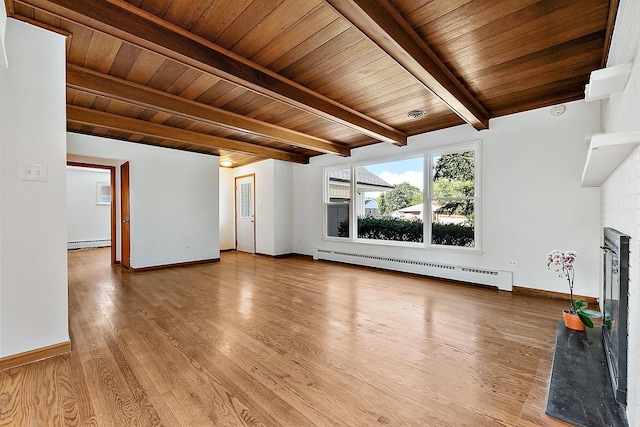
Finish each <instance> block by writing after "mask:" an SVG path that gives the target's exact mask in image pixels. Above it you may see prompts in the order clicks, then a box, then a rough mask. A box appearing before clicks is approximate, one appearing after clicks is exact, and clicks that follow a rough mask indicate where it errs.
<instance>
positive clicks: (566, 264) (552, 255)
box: [547, 250, 602, 330]
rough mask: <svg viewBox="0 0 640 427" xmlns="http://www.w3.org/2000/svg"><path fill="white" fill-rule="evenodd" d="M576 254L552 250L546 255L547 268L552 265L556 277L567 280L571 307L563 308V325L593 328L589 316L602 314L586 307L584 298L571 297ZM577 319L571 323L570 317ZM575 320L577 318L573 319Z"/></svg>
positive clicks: (575, 327)
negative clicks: (575, 298)
mask: <svg viewBox="0 0 640 427" xmlns="http://www.w3.org/2000/svg"><path fill="white" fill-rule="evenodd" d="M577 257H578V254H577V253H576V252H574V251H564V252H563V251H559V250H553V251H551V252H549V254H548V255H547V268H548V269H551V267H552V266H553V267H554V270H555V272H556V273H558V277H560V278H565V279H567V282H569V299H570V301H571V309H569V310H564V313H563V315H564V320H565V325H567V327H570V328H572V329H578V330H584V327H585V326H587V327H588V328H593V322H592V321H591V318H597V317H602V314H601V313H600V312H598V311H595V310H590V309H588V308H587V307H588V305H589V304H588V303H587V302H586V301H585V300H582V299H579V300H574V299H573V280H574V277H575V274H576V270H575V268H574V263H575V261H576V258H577ZM576 316H577V318H578V319H579V322H577V325H575V326H572V325H571V323H570V322H571V318H572V317H573V318H574V319H575V317H576ZM575 320H577V319H575Z"/></svg>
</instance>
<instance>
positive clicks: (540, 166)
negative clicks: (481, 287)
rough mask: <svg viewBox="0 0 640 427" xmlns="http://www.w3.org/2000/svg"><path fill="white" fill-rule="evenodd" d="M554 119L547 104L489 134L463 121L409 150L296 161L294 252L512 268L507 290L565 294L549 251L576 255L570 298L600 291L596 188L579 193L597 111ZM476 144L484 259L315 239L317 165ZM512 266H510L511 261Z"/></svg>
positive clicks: (318, 223) (578, 109)
mask: <svg viewBox="0 0 640 427" xmlns="http://www.w3.org/2000/svg"><path fill="white" fill-rule="evenodd" d="M566 107H567V110H566V112H565V113H564V115H562V116H559V117H554V116H551V114H550V113H549V109H548V108H543V109H538V110H534V111H529V112H525V113H520V114H515V115H511V116H506V117H500V118H496V119H492V120H491V121H490V128H489V129H488V130H485V131H481V132H478V131H475V130H473V129H472V128H471V127H470V126H468V125H464V126H459V127H456V128H452V129H447V130H442V131H438V132H430V133H427V134H423V135H418V136H415V137H411V138H409V144H408V146H406V147H396V146H393V145H389V144H378V145H375V146H371V147H364V148H360V149H356V150H353V151H352V156H351V157H350V158H349V159H342V158H339V157H336V156H331V155H323V156H319V157H315V158H313V159H312V160H311V163H310V164H309V165H294V167H293V168H294V173H293V177H294V179H293V182H294V188H293V195H294V251H295V252H298V253H303V254H309V255H312V254H313V253H314V251H315V249H316V248H317V247H320V248H325V249H346V248H349V249H351V250H357V251H358V252H360V253H367V254H372V255H380V256H384V255H388V254H389V253H390V252H392V253H393V256H397V257H406V258H409V259H419V260H429V261H435V262H443V263H450V264H456V265H466V266H473V267H481V268H488V269H497V270H512V271H513V273H514V285H516V286H522V287H530V288H536V289H543V290H550V291H557V292H563V293H568V291H569V290H568V287H567V284H566V281H563V280H561V279H559V278H557V277H556V276H555V275H554V274H553V273H552V272H549V271H547V268H546V262H545V257H546V255H547V253H548V252H549V251H551V250H553V249H566V250H568V249H572V250H575V251H577V252H578V253H579V258H578V263H577V269H578V270H577V274H576V287H575V292H576V293H578V294H582V295H589V296H597V295H598V278H599V276H598V275H599V273H598V260H599V255H600V253H599V227H600V218H599V207H598V200H599V192H598V189H597V188H596V189H594V188H582V187H581V184H580V180H581V174H582V168H583V165H584V160H585V158H586V153H587V146H586V144H585V135H586V134H590V133H594V132H597V131H599V130H600V124H599V122H600V121H599V115H600V111H599V106H598V105H594V104H586V103H584V102H573V103H569V104H567V105H566ZM477 139H482V166H481V167H482V169H481V170H482V250H483V254H482V255H469V254H461V253H457V252H451V251H443V250H429V249H416V248H399V247H397V246H385V245H371V244H357V243H338V242H332V241H325V240H323V239H322V226H323V203H322V168H323V167H324V166H329V165H339V164H348V162H361V161H365V160H373V161H385V160H389V159H392V158H393V156H397V155H405V154H406V153H411V152H420V151H422V150H425V149H427V148H429V147H436V146H441V145H447V144H453V143H459V142H467V141H473V140H477ZM509 261H517V263H518V264H517V266H516V267H512V266H510V265H508V262H509Z"/></svg>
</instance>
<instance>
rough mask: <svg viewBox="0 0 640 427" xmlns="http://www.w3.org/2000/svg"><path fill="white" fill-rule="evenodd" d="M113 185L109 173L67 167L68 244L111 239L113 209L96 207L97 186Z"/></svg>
mask: <svg viewBox="0 0 640 427" xmlns="http://www.w3.org/2000/svg"><path fill="white" fill-rule="evenodd" d="M110 181H111V173H110V172H109V170H106V169H91V168H81V167H76V166H67V242H78V241H85V240H110V239H111V205H99V204H98V203H97V184H98V183H99V182H100V183H107V184H109V183H110Z"/></svg>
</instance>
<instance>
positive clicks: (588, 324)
mask: <svg viewBox="0 0 640 427" xmlns="http://www.w3.org/2000/svg"><path fill="white" fill-rule="evenodd" d="M578 317H580V320H582V323H584V325H585V326H586V327H587V328H593V322H592V321H591V319H589V318H588V317H587V315H586V314H584V313H583V312H582V311H579V312H578Z"/></svg>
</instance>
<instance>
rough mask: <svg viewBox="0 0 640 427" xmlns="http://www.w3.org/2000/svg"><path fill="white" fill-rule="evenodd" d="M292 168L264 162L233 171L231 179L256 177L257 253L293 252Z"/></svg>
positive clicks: (278, 163)
mask: <svg viewBox="0 0 640 427" xmlns="http://www.w3.org/2000/svg"><path fill="white" fill-rule="evenodd" d="M292 171H293V166H292V165H291V164H290V163H285V162H281V161H279V160H264V161H262V162H258V163H253V164H251V165H248V166H243V167H238V168H234V169H233V176H234V177H239V176H245V175H250V174H254V175H255V182H256V185H255V193H256V197H255V199H256V206H255V224H256V253H259V254H263V255H273V256H276V255H286V254H289V253H291V252H292V248H293V244H292V235H293V233H292V229H291V224H292V222H293V209H292V203H293V195H292V191H293V184H292V182H291V181H292V177H293V174H292Z"/></svg>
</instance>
